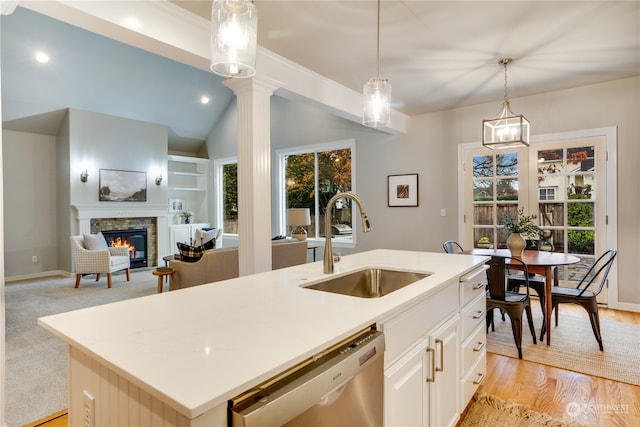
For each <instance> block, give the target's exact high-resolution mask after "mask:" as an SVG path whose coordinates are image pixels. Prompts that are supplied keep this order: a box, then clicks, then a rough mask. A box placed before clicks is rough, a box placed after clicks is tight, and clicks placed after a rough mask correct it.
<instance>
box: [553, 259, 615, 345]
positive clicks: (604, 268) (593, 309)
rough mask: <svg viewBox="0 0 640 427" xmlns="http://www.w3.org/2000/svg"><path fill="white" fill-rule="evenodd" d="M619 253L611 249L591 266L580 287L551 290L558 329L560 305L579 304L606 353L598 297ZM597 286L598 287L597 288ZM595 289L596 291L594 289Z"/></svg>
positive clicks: (559, 287)
mask: <svg viewBox="0 0 640 427" xmlns="http://www.w3.org/2000/svg"><path fill="white" fill-rule="evenodd" d="M617 253H618V252H617V251H616V250H614V249H609V250H608V251H606V252H605V253H603V254H602V255H600V257H599V258H598V259H597V260H596V261H595V262H594V263H593V264H592V265H591V267H590V268H589V270H588V271H587V273H586V274H585V275H584V277H582V279H581V280H580V282H578V285H577V286H575V287H569V286H553V287H552V289H551V307H552V312H553V311H554V310H555V312H556V327H557V326H558V305H559V304H564V303H571V304H578V305H580V306H581V307H582V308H584V309H585V310H586V311H587V313H588V314H589V320H590V322H591V329H593V335H595V337H596V341H598V345H599V346H600V351H604V347H603V345H602V335H601V333H600V316H599V315H598V301H597V298H598V295H599V294H600V292H602V289H603V288H604V285H605V283H606V281H607V276H608V275H609V271H610V270H611V266H612V265H613V260H614V259H615V257H616V255H617ZM596 286H597V287H596ZM594 288H595V289H594ZM546 330H547V329H546V324H545V323H543V326H542V335H543V336H544V334H545V332H546Z"/></svg>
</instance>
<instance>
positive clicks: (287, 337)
mask: <svg viewBox="0 0 640 427" xmlns="http://www.w3.org/2000/svg"><path fill="white" fill-rule="evenodd" d="M485 260H486V257H478V256H475V257H474V256H468V255H456V256H452V255H447V254H440V253H427V252H408V251H392V250H383V249H380V250H375V251H370V252H363V253H358V254H354V255H349V256H345V257H343V258H342V260H341V261H340V262H339V263H336V264H335V272H334V274H333V275H334V276H335V275H339V274H342V273H345V272H348V271H353V270H357V269H360V268H362V267H387V268H393V269H403V270H409V271H417V272H429V273H433V274H432V275H431V276H429V277H427V278H425V279H422V280H420V281H418V282H415V283H414V284H412V285H409V286H407V287H405V288H403V289H400V290H397V291H395V292H393V293H391V294H389V295H386V296H384V297H382V298H372V299H365V298H356V297H350V296H345V295H338V294H332V293H327V292H321V291H315V290H309V289H304V288H302V287H301V285H306V284H310V283H313V282H315V281H319V280H321V279H323V278H326V277H327V275H324V274H323V273H322V262H321V261H320V262H315V263H310V264H303V265H299V266H296V267H291V268H287V269H283V270H275V271H270V272H266V273H260V274H256V275H252V276H246V277H241V278H238V279H233V280H227V281H223V282H217V283H212V284H209V285H201V286H196V287H192V288H187V289H183V290H179V291H174V292H168V293H162V294H156V295H150V296H147V297H142V298H136V299H132V300H128V301H122V302H118V303H113V304H106V305H102V306H97V307H92V308H87V309H82V310H77V311H72V312H68V313H62V314H57V315H53V316H47V317H42V318H40V319H38V323H39V324H40V325H41V326H42V327H44V328H45V329H47V330H49V331H50V332H52V333H53V334H54V335H56V336H57V337H59V338H61V339H62V340H64V341H66V342H67V343H68V344H70V345H71V346H73V347H76V348H78V349H80V350H81V351H83V352H85V353H87V354H89V355H90V356H91V357H93V358H95V359H97V360H98V361H99V362H101V363H103V364H104V365H106V366H108V367H110V368H111V369H113V370H115V371H116V372H117V373H119V374H120V375H122V376H123V377H125V378H126V379H127V380H129V381H131V382H132V383H134V384H136V385H137V386H139V387H141V388H142V389H144V390H146V391H148V392H150V393H152V394H153V395H154V396H156V397H157V398H158V399H160V400H162V401H163V402H165V403H166V404H168V405H170V406H172V407H174V408H175V409H176V410H178V412H180V413H182V414H184V415H186V416H187V417H189V418H194V417H196V416H198V415H201V414H203V413H204V412H206V411H208V410H209V409H212V408H214V407H216V406H218V405H219V404H221V403H224V402H226V401H227V400H228V399H229V398H231V397H233V396H235V395H237V394H240V393H241V392H243V391H245V390H247V389H249V388H250V387H252V386H254V385H256V384H258V383H260V382H262V381H264V380H266V379H268V378H270V377H272V376H273V375H275V374H277V373H279V372H281V371H283V370H285V369H286V368H289V367H291V366H293V365H294V364H296V363H298V362H300V361H303V360H305V359H306V358H308V357H310V356H312V355H314V354H317V353H318V352H320V351H322V350H323V349H324V348H326V347H329V346H330V345H331V344H333V343H335V342H337V341H339V340H341V339H344V338H346V337H348V336H350V335H351V334H353V333H355V332H357V331H358V330H360V329H363V328H365V327H367V326H368V325H370V324H372V323H375V322H376V321H379V320H381V319H382V318H384V317H387V316H389V315H392V314H394V313H399V312H401V311H403V310H405V309H406V308H407V307H408V306H410V305H412V304H414V303H415V302H417V301H418V300H420V299H421V298H423V297H426V296H428V295H429V294H431V293H433V292H434V290H435V289H436V288H438V287H439V285H441V284H444V283H445V282H448V281H450V280H451V279H452V278H458V277H459V276H461V275H462V274H464V273H466V272H468V271H470V270H471V269H473V268H474V267H475V266H477V265H479V264H481V263H483V262H484V261H485Z"/></svg>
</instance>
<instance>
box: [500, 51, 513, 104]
mask: <svg viewBox="0 0 640 427" xmlns="http://www.w3.org/2000/svg"><path fill="white" fill-rule="evenodd" d="M500 62H501V63H502V65H504V100H505V101H508V100H509V93H508V92H507V65H509V63H510V62H511V58H503V59H502V60H500Z"/></svg>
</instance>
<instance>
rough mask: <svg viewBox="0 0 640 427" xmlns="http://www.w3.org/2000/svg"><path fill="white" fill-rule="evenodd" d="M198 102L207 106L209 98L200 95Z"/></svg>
mask: <svg viewBox="0 0 640 427" xmlns="http://www.w3.org/2000/svg"><path fill="white" fill-rule="evenodd" d="M200 102H201V103H202V104H208V103H209V97H208V96H206V95H202V96H201V97H200Z"/></svg>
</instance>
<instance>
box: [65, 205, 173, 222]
mask: <svg viewBox="0 0 640 427" xmlns="http://www.w3.org/2000/svg"><path fill="white" fill-rule="evenodd" d="M104 203H106V204H105V205H72V206H71V208H72V209H73V211H74V212H75V214H76V219H78V220H83V219H91V218H135V217H157V218H167V215H168V213H167V212H168V206H167V205H147V204H132V203H119V202H104Z"/></svg>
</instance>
